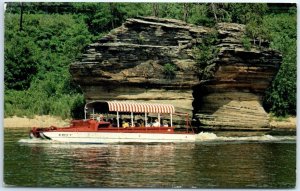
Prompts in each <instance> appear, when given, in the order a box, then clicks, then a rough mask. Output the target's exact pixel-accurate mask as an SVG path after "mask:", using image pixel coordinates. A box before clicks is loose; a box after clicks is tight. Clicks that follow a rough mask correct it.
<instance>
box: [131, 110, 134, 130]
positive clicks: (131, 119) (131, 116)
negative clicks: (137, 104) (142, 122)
mask: <svg viewBox="0 0 300 191" xmlns="http://www.w3.org/2000/svg"><path fill="white" fill-rule="evenodd" d="M131 127H134V125H133V112H131Z"/></svg>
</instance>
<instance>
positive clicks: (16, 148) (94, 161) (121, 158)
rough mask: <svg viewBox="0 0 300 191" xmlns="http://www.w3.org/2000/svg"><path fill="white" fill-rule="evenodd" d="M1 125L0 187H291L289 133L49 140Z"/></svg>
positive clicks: (293, 144) (291, 139) (292, 161)
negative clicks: (141, 140) (0, 170)
mask: <svg viewBox="0 0 300 191" xmlns="http://www.w3.org/2000/svg"><path fill="white" fill-rule="evenodd" d="M27 133H28V130H27V129H17V128H9V129H8V128H5V129H4V183H5V186H6V187H10V186H17V187H101V188H294V187H295V182H296V137H295V136H281V137H279V136H270V135H259V136H245V135H243V136H217V135H215V134H213V133H202V134H200V135H198V141H197V142H196V143H180V144H179V143H177V144H175V143H172V144H171V143H168V144H166V143H164V144H159V143H156V144H98V145H93V144H54V143H51V141H37V140H33V139H29V138H27V137H28V135H27Z"/></svg>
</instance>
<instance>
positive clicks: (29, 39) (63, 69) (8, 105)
mask: <svg viewBox="0 0 300 191" xmlns="http://www.w3.org/2000/svg"><path fill="white" fill-rule="evenodd" d="M23 17H24V23H23V31H21V32H20V31H19V28H18V21H19V16H18V15H14V14H6V17H5V19H6V20H5V66H4V68H5V71H4V72H5V99H4V101H5V103H4V106H5V116H11V115H19V116H33V115H36V114H37V115H46V114H50V115H56V116H61V117H63V118H70V117H71V115H72V113H71V108H73V107H75V106H74V105H73V104H75V105H76V104H77V105H78V100H80V99H83V96H82V92H81V90H80V88H79V87H78V86H76V85H75V84H73V82H72V81H71V77H70V74H69V71H68V69H69V65H70V63H72V62H73V61H75V59H76V57H78V56H80V54H81V52H82V49H83V48H84V46H86V45H87V44H89V43H90V42H91V38H92V35H91V34H90V33H89V32H88V30H87V27H86V25H85V23H84V21H83V20H82V18H78V17H77V18H76V17H73V15H68V14H67V15H58V14H53V15H42V14H34V15H32V14H25V15H24V16H23ZM19 90H23V91H19Z"/></svg>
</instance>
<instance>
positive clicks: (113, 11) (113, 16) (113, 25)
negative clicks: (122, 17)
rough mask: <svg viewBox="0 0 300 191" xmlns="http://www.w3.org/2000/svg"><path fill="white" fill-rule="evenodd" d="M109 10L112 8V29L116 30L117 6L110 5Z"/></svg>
mask: <svg viewBox="0 0 300 191" xmlns="http://www.w3.org/2000/svg"><path fill="white" fill-rule="evenodd" d="M109 8H110V14H111V16H112V19H111V27H112V28H113V29H114V28H115V5H114V3H109Z"/></svg>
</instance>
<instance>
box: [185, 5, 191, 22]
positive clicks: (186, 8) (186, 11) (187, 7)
mask: <svg viewBox="0 0 300 191" xmlns="http://www.w3.org/2000/svg"><path fill="white" fill-rule="evenodd" d="M189 11H190V10H189V4H188V3H184V4H183V20H184V21H185V22H187V19H188V16H189Z"/></svg>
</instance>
